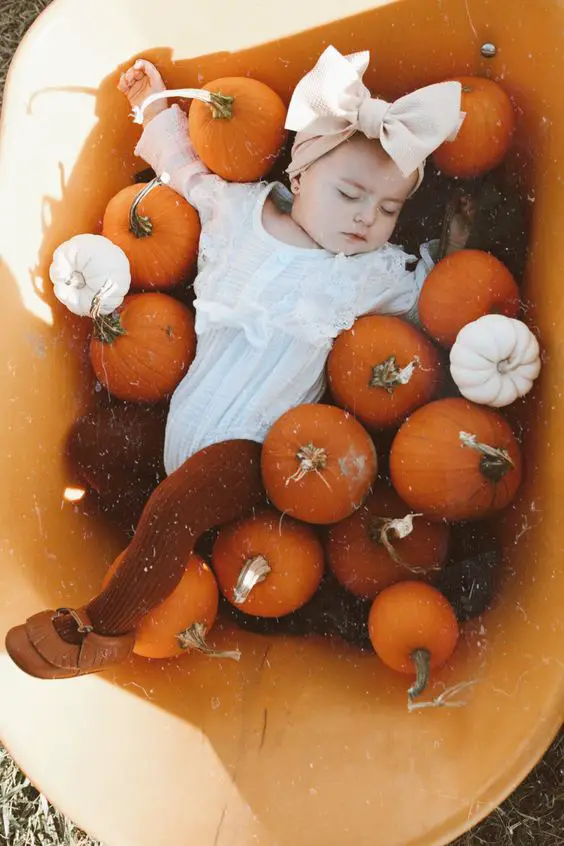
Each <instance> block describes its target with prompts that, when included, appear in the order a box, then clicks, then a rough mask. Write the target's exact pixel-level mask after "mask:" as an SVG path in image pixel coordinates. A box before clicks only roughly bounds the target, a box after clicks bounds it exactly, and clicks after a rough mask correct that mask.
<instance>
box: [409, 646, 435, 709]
mask: <svg viewBox="0 0 564 846" xmlns="http://www.w3.org/2000/svg"><path fill="white" fill-rule="evenodd" d="M409 657H410V658H411V660H412V661H413V663H414V664H415V672H416V674H417V675H416V677H415V681H414V683H413V684H412V685H411V687H410V688H409V690H408V691H407V696H408V698H409V700H410V701H411V700H412V699H416V698H417V697H418V696H421V694H422V693H423V691H424V690H425V688H426V687H427V685H428V683H429V674H430V672H431V653H430V652H429V650H428V649H414V651H413V652H412V653H411V655H410V656H409Z"/></svg>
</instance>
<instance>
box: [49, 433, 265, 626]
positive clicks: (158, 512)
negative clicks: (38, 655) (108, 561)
mask: <svg viewBox="0 0 564 846" xmlns="http://www.w3.org/2000/svg"><path fill="white" fill-rule="evenodd" d="M260 450H261V446H260V444H258V443H256V442H255V441H250V440H232V441H223V442H221V443H218V444H213V445H212V446H209V447H206V448H205V449H202V450H200V452H197V453H196V454H195V455H193V456H191V457H190V458H189V459H187V461H185V462H184V464H183V465H182V466H181V467H179V469H178V470H176V471H175V472H174V473H172V474H171V475H170V476H168V477H167V478H166V479H165V480H164V481H163V482H161V484H160V485H158V487H157V488H156V489H155V490H154V491H153V493H152V494H151V496H150V498H149V500H148V502H147V504H146V505H145V508H144V510H143V513H142V515H141V519H140V520H139V523H138V525H137V530H136V532H135V535H134V537H133V539H132V541H131V543H130V544H129V546H128V547H127V550H126V552H125V556H124V558H123V562H122V564H121V566H120V567H119V569H118V571H117V572H116V573H115V574H114V576H113V578H112V579H111V581H110V582H109V584H108V585H107V587H106V588H105V590H104V591H103V592H102V593H100V594H98V596H96V597H94V598H93V599H92V600H91V601H90V602H89V603H88V604H87V605H86V606H85V610H86V611H87V613H88V615H89V617H90V619H91V621H92V625H93V627H94V630H95V631H96V632H98V633H99V634H108V635H118V634H124V633H126V632H129V631H131V630H133V629H134V628H135V627H136V626H137V625H138V624H139V622H140V620H141V619H142V618H143V617H144V615H145V614H146V613H147V612H148V611H150V610H151V609H152V608H154V607H155V605H158V603H159V602H162V600H163V599H166V597H167V596H168V595H169V594H170V593H171V592H172V590H173V589H174V588H175V586H176V585H177V584H178V582H179V581H180V579H181V577H182V574H183V572H184V570H185V568H186V563H187V560H188V557H189V555H190V554H191V552H192V550H193V549H194V544H195V543H196V541H197V540H198V538H199V537H200V536H201V535H202V534H203V533H204V532H205V531H207V530H208V529H210V528H212V527H213V526H218V525H221V524H223V523H228V522H229V521H231V520H235V519H237V518H238V517H242V516H244V515H245V514H249V513H250V512H251V511H252V509H253V508H254V507H255V506H257V505H259V504H261V503H262V502H263V501H264V489H263V486H262V481H261V474H260ZM55 625H56V628H57V630H58V631H59V633H60V634H61V636H62V637H63V638H64V639H65V640H68V641H71V642H79V641H80V635H78V633H77V631H76V623H75V622H74V620H73V619H72V617H70V615H62V616H60V617H58V618H56V620H55Z"/></svg>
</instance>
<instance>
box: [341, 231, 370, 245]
mask: <svg viewBox="0 0 564 846" xmlns="http://www.w3.org/2000/svg"><path fill="white" fill-rule="evenodd" d="M343 234H344V235H345V236H346V237H347V238H350V239H351V241H355V242H357V243H365V242H366V235H359V234H358V233H357V232H344V233H343Z"/></svg>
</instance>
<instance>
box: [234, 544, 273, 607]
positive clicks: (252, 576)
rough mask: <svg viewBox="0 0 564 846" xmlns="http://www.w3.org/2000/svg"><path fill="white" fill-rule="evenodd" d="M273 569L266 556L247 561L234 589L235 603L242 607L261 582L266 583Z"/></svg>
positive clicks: (256, 556)
mask: <svg viewBox="0 0 564 846" xmlns="http://www.w3.org/2000/svg"><path fill="white" fill-rule="evenodd" d="M271 570H272V567H271V566H270V564H269V563H268V561H267V560H266V558H265V557H264V555H255V556H254V558H249V559H247V561H245V564H244V566H243V569H242V570H241V572H240V573H239V578H238V579H237V584H236V585H235V587H234V588H233V601H234V602H235V603H236V604H237V605H242V604H243V603H244V602H246V600H247V599H248V597H249V594H250V592H251V591H252V589H253V588H254V587H255V585H258V584H259V583H260V582H264V580H265V579H266V577H267V576H268V574H269V573H270V572H271Z"/></svg>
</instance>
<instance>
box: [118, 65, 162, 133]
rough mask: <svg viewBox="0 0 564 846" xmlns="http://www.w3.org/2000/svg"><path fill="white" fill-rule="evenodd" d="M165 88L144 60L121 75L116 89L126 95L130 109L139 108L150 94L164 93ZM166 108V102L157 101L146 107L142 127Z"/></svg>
mask: <svg viewBox="0 0 564 846" xmlns="http://www.w3.org/2000/svg"><path fill="white" fill-rule="evenodd" d="M165 88H166V86H165V84H164V82H163V80H162V77H161V75H160V73H159V72H158V70H157V69H156V67H155V66H154V65H152V64H151V62H147V61H146V60H145V59H137V61H136V62H135V64H134V65H132V66H131V67H130V68H129V70H127V71H126V72H125V73H122V75H121V76H120V79H119V82H118V89H119V90H120V91H121V92H122V93H123V94H125V95H126V97H127V99H128V100H129V102H130V103H131V107H132V108H133V106H140V105H141V104H142V103H143V101H144V100H146V99H147V97H149V96H150V95H151V94H156V93H157V92H158V91H164V90H165ZM166 107H167V101H166V100H157V101H156V102H155V103H151V105H150V106H147V108H146V109H145V111H144V113H143V125H144V126H146V125H147V124H148V123H149V121H150V120H152V119H153V118H154V117H155V116H156V115H158V114H159V112H162V111H163V109H166Z"/></svg>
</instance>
